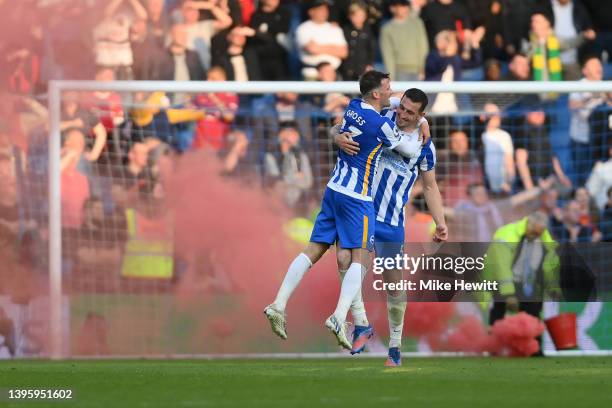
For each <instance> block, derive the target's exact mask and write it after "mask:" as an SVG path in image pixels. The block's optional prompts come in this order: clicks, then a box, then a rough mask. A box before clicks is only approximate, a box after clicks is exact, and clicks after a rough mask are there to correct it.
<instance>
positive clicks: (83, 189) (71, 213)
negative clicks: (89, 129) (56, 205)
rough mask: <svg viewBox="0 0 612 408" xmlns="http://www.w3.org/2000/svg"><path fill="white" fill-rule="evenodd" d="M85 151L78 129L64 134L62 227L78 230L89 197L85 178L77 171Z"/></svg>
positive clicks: (61, 165)
mask: <svg viewBox="0 0 612 408" xmlns="http://www.w3.org/2000/svg"><path fill="white" fill-rule="evenodd" d="M84 150H85V136H84V135H83V132H82V131H81V130H80V129H76V128H72V129H70V130H69V131H68V132H66V140H65V141H64V145H63V148H62V157H61V161H60V168H61V177H62V183H61V186H62V227H63V228H67V229H78V228H80V226H81V224H82V222H83V204H84V203H85V200H86V199H87V198H88V197H89V182H88V181H87V177H86V176H85V175H84V174H82V173H81V172H79V171H78V170H77V164H78V163H79V161H80V160H81V158H82V156H83V152H84Z"/></svg>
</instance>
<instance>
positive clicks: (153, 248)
mask: <svg viewBox="0 0 612 408" xmlns="http://www.w3.org/2000/svg"><path fill="white" fill-rule="evenodd" d="M125 217H126V220H127V230H128V238H127V242H126V243H125V251H124V254H123V265H122V268H121V276H123V277H126V278H149V279H151V278H152V279H171V278H172V275H173V272H174V241H173V233H172V223H171V222H169V221H168V217H166V216H165V215H162V216H160V217H156V218H154V219H151V218H147V217H145V216H144V215H143V214H141V213H140V212H138V211H136V210H135V209H133V208H128V209H126V210H125Z"/></svg>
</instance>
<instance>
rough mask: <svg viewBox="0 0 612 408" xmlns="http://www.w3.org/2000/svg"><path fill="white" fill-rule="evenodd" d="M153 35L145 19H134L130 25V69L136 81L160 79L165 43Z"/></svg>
mask: <svg viewBox="0 0 612 408" xmlns="http://www.w3.org/2000/svg"><path fill="white" fill-rule="evenodd" d="M155 1H158V0H155ZM155 35H156V34H155V32H154V31H151V30H150V29H148V28H147V21H145V20H141V19H138V20H135V21H134V22H133V23H132V26H131V27H130V44H131V47H132V54H133V57H134V64H133V65H132V71H133V73H134V79H135V80H137V81H143V80H144V81H147V80H148V81H158V80H161V79H162V76H161V75H162V73H161V71H162V70H161V68H162V64H163V62H164V59H165V55H164V54H165V45H164V41H163V40H161V39H159V38H157V37H156V36H155ZM164 39H165V36H164Z"/></svg>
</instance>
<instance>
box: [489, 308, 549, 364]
mask: <svg viewBox="0 0 612 408" xmlns="http://www.w3.org/2000/svg"><path fill="white" fill-rule="evenodd" d="M543 332H544V324H543V323H542V322H541V321H540V319H538V318H536V317H533V316H530V315H528V314H527V313H525V312H520V313H518V314H516V315H514V316H506V317H505V318H503V319H502V320H498V321H497V322H495V324H494V325H493V327H492V328H491V334H492V341H491V344H490V345H489V346H490V347H491V348H492V350H490V351H491V352H492V353H493V354H495V355H501V356H509V357H527V356H530V355H532V354H534V353H536V352H537V351H538V350H539V349H540V345H539V344H538V341H537V340H536V337H538V336H539V335H541V334H542V333H543Z"/></svg>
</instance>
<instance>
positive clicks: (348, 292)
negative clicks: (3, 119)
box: [325, 262, 364, 350]
mask: <svg viewBox="0 0 612 408" xmlns="http://www.w3.org/2000/svg"><path fill="white" fill-rule="evenodd" d="M363 270H364V266H363V265H362V264H360V263H358V262H353V263H351V266H350V267H349V268H348V271H347V272H346V275H344V279H343V280H342V285H341V287H340V298H339V299H338V305H337V307H336V310H335V311H334V314H333V315H331V316H330V317H329V318H328V319H327V320H326V321H325V326H326V327H327V328H328V329H329V330H330V331H331V332H332V334H333V335H334V336H335V337H336V340H338V344H340V345H341V346H342V347H344V348H345V349H347V350H350V349H351V348H352V347H351V342H350V341H349V339H348V336H347V333H346V327H345V326H344V322H345V319H346V315H347V313H348V310H349V308H350V307H351V303H353V299H355V296H356V295H357V292H359V290H360V289H361V277H362V276H363V275H364V272H363Z"/></svg>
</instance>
